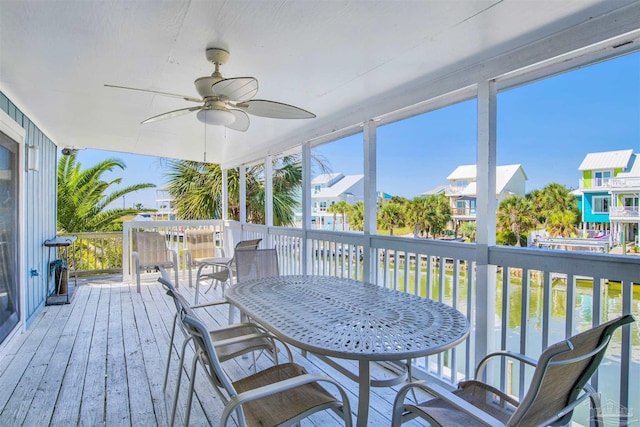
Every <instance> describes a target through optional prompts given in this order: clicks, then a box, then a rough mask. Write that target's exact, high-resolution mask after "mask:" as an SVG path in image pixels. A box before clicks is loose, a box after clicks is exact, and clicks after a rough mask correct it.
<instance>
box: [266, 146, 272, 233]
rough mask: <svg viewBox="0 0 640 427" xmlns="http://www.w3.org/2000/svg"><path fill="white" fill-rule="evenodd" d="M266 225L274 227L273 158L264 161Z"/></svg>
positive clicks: (269, 156)
mask: <svg viewBox="0 0 640 427" xmlns="http://www.w3.org/2000/svg"><path fill="white" fill-rule="evenodd" d="M264 224H265V225H266V226H267V227H273V156H271V155H268V156H267V157H266V158H265V159H264Z"/></svg>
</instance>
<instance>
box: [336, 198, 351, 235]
mask: <svg viewBox="0 0 640 427" xmlns="http://www.w3.org/2000/svg"><path fill="white" fill-rule="evenodd" d="M332 207H333V208H334V209H335V210H336V211H337V212H338V213H339V214H341V215H342V231H344V227H345V225H346V224H347V219H348V215H349V210H350V209H351V205H350V204H349V203H347V202H346V201H344V200H340V201H339V202H337V203H335V204H334V205H332ZM334 220H335V218H334Z"/></svg>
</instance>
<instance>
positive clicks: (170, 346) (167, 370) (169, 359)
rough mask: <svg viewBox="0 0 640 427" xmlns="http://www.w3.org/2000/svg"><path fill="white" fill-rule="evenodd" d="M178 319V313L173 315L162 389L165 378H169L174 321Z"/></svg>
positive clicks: (165, 381) (165, 387) (164, 388)
mask: <svg viewBox="0 0 640 427" xmlns="http://www.w3.org/2000/svg"><path fill="white" fill-rule="evenodd" d="M177 321H178V314H177V313H176V314H175V315H174V316H173V329H172V330H171V339H170V340H169V355H168V356H167V367H166V369H165V371H164V384H163V385H162V391H165V390H166V389H167V380H168V378H169V365H171V352H172V350H173V339H174V337H175V335H176V323H177Z"/></svg>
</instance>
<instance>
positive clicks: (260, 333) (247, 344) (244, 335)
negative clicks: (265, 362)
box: [158, 269, 293, 425]
mask: <svg viewBox="0 0 640 427" xmlns="http://www.w3.org/2000/svg"><path fill="white" fill-rule="evenodd" d="M161 273H162V277H160V278H158V281H159V282H160V283H161V284H162V286H163V287H164V288H165V290H166V291H167V295H169V296H170V297H171V298H172V300H173V302H174V304H175V306H176V314H175V315H174V317H173V327H172V330H171V338H170V341H169V351H168V355H167V363H166V368H165V375H164V383H163V386H162V390H163V391H166V387H167V382H168V378H169V368H170V365H171V353H172V351H173V343H174V340H175V332H176V324H178V325H180V329H181V330H182V332H183V334H184V337H185V339H184V341H183V343H182V347H181V350H180V352H179V367H180V368H179V370H178V378H177V383H176V392H175V394H174V397H173V405H172V409H171V423H172V425H173V422H174V420H175V414H176V409H177V404H178V391H179V390H180V384H181V381H182V368H181V367H182V365H183V363H184V356H185V351H186V348H187V345H188V344H189V342H190V341H191V337H190V336H189V334H188V333H187V331H186V330H185V329H184V327H183V325H182V323H181V322H178V321H177V320H178V316H179V314H180V313H183V312H184V313H187V314H189V315H191V316H196V314H195V310H196V309H201V308H207V307H212V306H216V305H220V304H225V302H224V301H216V302H212V303H207V304H201V305H197V306H191V305H189V303H188V302H187V300H186V298H184V296H183V295H182V294H180V293H179V292H178V291H177V290H176V288H175V287H174V286H173V283H171V280H170V279H169V276H168V275H167V274H166V271H165V270H163V269H161ZM208 333H209V337H210V339H211V341H212V342H213V345H214V347H215V348H216V350H217V352H218V356H219V359H220V362H224V361H227V360H230V359H234V358H236V357H239V356H242V355H245V354H247V353H252V354H253V355H254V357H253V366H254V369H255V366H256V364H255V360H256V358H255V353H254V352H255V351H263V350H266V351H267V352H268V353H269V354H271V357H272V358H273V360H274V362H275V363H276V364H278V346H277V345H276V341H278V342H280V343H281V345H282V346H283V347H284V349H285V351H286V353H287V357H288V360H289V362H291V361H293V355H292V354H291V350H290V349H289V347H288V346H287V344H286V343H284V342H283V341H281V340H280V339H278V338H277V337H275V336H273V335H272V334H271V333H269V332H268V331H267V330H266V329H264V328H262V327H261V326H259V325H257V324H253V323H238V324H234V325H228V326H221V327H215V328H209V329H208Z"/></svg>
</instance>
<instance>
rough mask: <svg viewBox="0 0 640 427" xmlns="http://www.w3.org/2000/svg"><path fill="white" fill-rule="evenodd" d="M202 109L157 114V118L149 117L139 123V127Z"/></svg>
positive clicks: (195, 108)
mask: <svg viewBox="0 0 640 427" xmlns="http://www.w3.org/2000/svg"><path fill="white" fill-rule="evenodd" d="M201 108H202V107H189V108H181V109H179V110H173V111H168V112H166V113H162V114H158V115H157V116H153V117H149V118H148V119H147V120H145V121H143V122H141V123H140V124H141V125H144V124H147V123H152V122H157V121H158V120H164V119H170V118H172V117H178V116H181V115H183V114H187V113H190V112H192V111H198V110H200V109H201Z"/></svg>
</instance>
